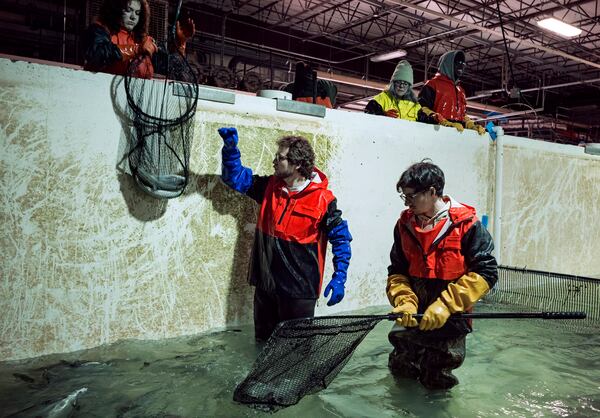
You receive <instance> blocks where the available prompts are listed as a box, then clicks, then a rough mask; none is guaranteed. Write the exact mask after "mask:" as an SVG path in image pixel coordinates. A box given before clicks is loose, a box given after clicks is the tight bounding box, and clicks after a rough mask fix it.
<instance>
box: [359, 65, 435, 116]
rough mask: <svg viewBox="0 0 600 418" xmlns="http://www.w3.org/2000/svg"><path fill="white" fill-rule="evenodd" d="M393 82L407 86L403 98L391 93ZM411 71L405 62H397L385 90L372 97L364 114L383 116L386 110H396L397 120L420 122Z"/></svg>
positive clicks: (419, 107)
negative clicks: (400, 82) (404, 83)
mask: <svg viewBox="0 0 600 418" xmlns="http://www.w3.org/2000/svg"><path fill="white" fill-rule="evenodd" d="M394 81H405V82H407V83H408V84H409V87H408V90H407V91H406V94H405V95H404V97H395V96H394V95H393V94H392V93H391V91H392V89H393V83H394ZM412 85H413V71H412V67H411V65H410V63H409V62H408V61H406V60H402V61H400V62H398V64H397V65H396V69H395V70H394V73H393V74H392V77H391V78H390V83H389V84H388V86H387V88H386V89H385V90H384V91H382V92H381V93H379V94H378V95H376V96H375V97H373V99H371V100H370V101H369V103H367V106H366V107H365V113H370V114H373V115H380V116H385V115H386V112H387V111H388V110H392V109H393V110H396V112H397V113H398V119H405V120H410V121H416V120H419V121H421V120H422V117H423V116H424V115H421V114H420V113H421V112H420V110H421V105H420V104H419V103H418V101H417V98H416V97H415V93H414V92H413V90H412Z"/></svg>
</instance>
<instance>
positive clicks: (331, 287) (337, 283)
mask: <svg viewBox="0 0 600 418" xmlns="http://www.w3.org/2000/svg"><path fill="white" fill-rule="evenodd" d="M345 282H346V274H345V273H344V277H343V278H340V277H337V272H336V273H333V278H332V279H331V281H330V282H329V284H328V285H327V287H326V288H325V293H324V296H325V297H328V296H329V293H331V298H330V299H329V302H327V306H333V305H335V304H336V303H340V302H341V301H342V299H344V283H345Z"/></svg>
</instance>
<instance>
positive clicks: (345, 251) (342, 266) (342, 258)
mask: <svg viewBox="0 0 600 418" xmlns="http://www.w3.org/2000/svg"><path fill="white" fill-rule="evenodd" d="M327 239H328V240H329V242H330V243H331V251H332V252H333V269H334V273H333V277H332V278H331V281H330V282H329V284H328V285H327V287H326V288H325V293H324V296H325V297H328V296H329V293H331V298H330V299H329V302H327V306H333V305H335V304H336V303H339V302H341V301H342V299H344V283H346V276H347V274H348V265H349V264H350V258H351V257H352V251H351V249H350V241H352V235H350V230H349V229H348V222H346V221H345V220H342V221H341V222H340V223H338V224H337V225H336V226H334V227H333V228H331V230H330V231H329V232H328V234H327Z"/></svg>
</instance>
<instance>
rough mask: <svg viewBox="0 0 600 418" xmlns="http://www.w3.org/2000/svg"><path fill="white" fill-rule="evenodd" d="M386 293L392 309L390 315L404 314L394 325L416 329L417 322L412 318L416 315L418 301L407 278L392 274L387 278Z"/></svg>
mask: <svg viewBox="0 0 600 418" xmlns="http://www.w3.org/2000/svg"><path fill="white" fill-rule="evenodd" d="M386 293H387V297H388V300H389V301H390V303H391V304H392V306H393V307H394V309H393V310H392V313H401V312H402V313H404V315H402V317H401V318H398V319H396V323H397V324H398V325H401V326H403V327H416V326H417V325H418V324H417V320H416V319H414V318H413V317H412V315H413V314H416V313H417V306H418V305H419V299H418V298H417V295H416V294H415V292H413V290H412V288H411V287H410V281H409V280H408V277H406V276H404V275H402V274H392V275H391V276H389V277H388V280H387V286H386Z"/></svg>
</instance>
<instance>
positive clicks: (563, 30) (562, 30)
mask: <svg viewBox="0 0 600 418" xmlns="http://www.w3.org/2000/svg"><path fill="white" fill-rule="evenodd" d="M537 24H538V26H541V27H542V28H544V29H548V30H551V31H552V32H556V33H558V34H559V35H562V36H567V37H569V38H571V37H573V36H578V35H579V34H580V33H581V29H579V28H576V27H575V26H571V25H569V24H568V23H565V22H563V21H562V20H558V19H555V18H553V17H549V18H548V19H543V20H538V22H537Z"/></svg>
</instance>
